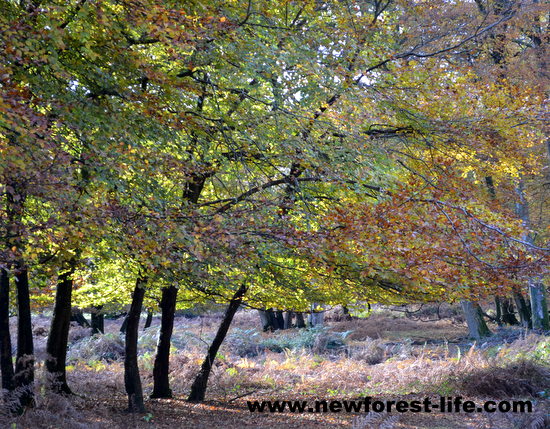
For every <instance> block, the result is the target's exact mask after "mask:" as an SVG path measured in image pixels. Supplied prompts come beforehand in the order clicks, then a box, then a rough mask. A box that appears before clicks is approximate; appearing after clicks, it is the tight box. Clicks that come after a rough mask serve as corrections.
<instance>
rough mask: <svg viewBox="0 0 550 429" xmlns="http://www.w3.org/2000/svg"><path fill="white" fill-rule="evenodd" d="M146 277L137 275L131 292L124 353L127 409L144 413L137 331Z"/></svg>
mask: <svg viewBox="0 0 550 429" xmlns="http://www.w3.org/2000/svg"><path fill="white" fill-rule="evenodd" d="M146 282H147V279H146V278H143V277H138V279H137V280H136V287H135V288H134V292H133V294H132V304H131V306H130V311H129V312H128V315H127V316H126V319H127V327H126V338H125V348H124V350H125V355H124V387H125V388H126V393H127V394H128V411H129V412H131V413H135V412H138V413H144V412H145V405H144V403H143V390H142V387H141V379H140V376H139V367H138V350H137V340H138V332H139V316H140V314H141V309H142V307H143V298H144V296H145V284H146Z"/></svg>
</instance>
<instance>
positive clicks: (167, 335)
mask: <svg viewBox="0 0 550 429" xmlns="http://www.w3.org/2000/svg"><path fill="white" fill-rule="evenodd" d="M177 297H178V288H176V287H175V286H170V287H167V288H164V289H163V290H162V298H161V300H160V309H161V312H162V314H161V319H160V335H159V342H158V345H157V355H156V356H155V366H154V368H153V393H152V394H151V398H171V397H172V390H171V389H170V381H169V379H168V374H169V372H170V344H171V340H172V332H173V329H174V315H175V312H176V302H177Z"/></svg>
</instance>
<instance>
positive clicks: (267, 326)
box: [258, 308, 284, 332]
mask: <svg viewBox="0 0 550 429" xmlns="http://www.w3.org/2000/svg"><path fill="white" fill-rule="evenodd" d="M258 311H259V313H260V320H261V323H262V329H263V331H264V332H267V331H271V332H273V331H276V330H277V329H280V328H279V322H278V320H277V317H276V316H275V312H274V311H273V309H271V308H268V309H266V310H258ZM283 323H284V322H283Z"/></svg>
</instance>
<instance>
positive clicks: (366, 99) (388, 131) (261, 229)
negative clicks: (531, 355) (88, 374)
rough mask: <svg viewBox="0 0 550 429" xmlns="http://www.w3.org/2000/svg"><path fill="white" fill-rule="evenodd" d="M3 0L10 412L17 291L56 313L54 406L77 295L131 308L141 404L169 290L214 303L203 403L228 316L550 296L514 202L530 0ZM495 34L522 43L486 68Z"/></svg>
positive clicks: (525, 154)
mask: <svg viewBox="0 0 550 429" xmlns="http://www.w3.org/2000/svg"><path fill="white" fill-rule="evenodd" d="M493 3H494V4H493ZM0 6H1V7H2V15H1V20H0V26H1V27H0V30H1V31H0V33H1V34H2V36H1V38H0V47H1V48H2V49H3V51H4V52H5V56H4V58H3V59H2V63H1V64H0V67H1V69H0V113H1V114H2V116H1V117H0V127H1V128H0V152H1V153H2V160H1V163H0V194H1V195H2V196H3V197H2V206H1V211H0V220H1V225H0V228H1V229H0V231H1V236H2V248H1V249H0V269H1V272H0V273H1V282H0V301H1V302H0V340H1V344H0V345H1V347H0V351H1V356H0V358H1V362H0V363H1V365H0V367H1V370H2V380H3V388H4V389H6V390H7V391H16V390H17V391H20V392H24V393H23V394H22V395H20V397H19V403H20V405H21V407H20V409H19V410H17V411H22V409H23V408H24V407H26V406H30V405H32V392H33V390H32V383H33V367H34V362H33V343H32V332H31V300H34V302H35V303H38V302H44V301H45V302H47V303H49V304H50V305H51V304H52V303H53V304H54V316H53V318H52V324H51V329H50V335H49V338H48V346H47V349H48V353H49V356H48V359H47V360H46V369H47V370H48V371H49V372H50V373H51V375H52V380H53V382H52V386H51V387H52V388H54V389H55V390H57V391H59V392H63V393H70V392H71V389H70V386H69V384H68V383H67V380H66V374H65V357H66V350H67V338H68V337H67V336H68V330H69V321H70V311H71V306H72V305H73V304H74V303H77V304H79V305H81V306H83V307H92V308H96V309H97V308H100V307H102V308H104V309H105V308H108V307H109V306H119V307H122V306H128V305H129V306H130V307H129V313H128V319H127V321H128V325H127V328H126V332H125V342H126V343H125V344H126V356H125V387H126V391H127V394H128V400H129V401H128V405H129V410H130V411H132V412H136V411H137V412H141V411H143V410H144V409H145V404H144V398H143V391H142V386H141V381H140V376H139V370H138V365H137V354H138V351H137V335H138V323H139V318H140V313H141V311H142V308H143V303H144V302H147V307H148V308H149V307H150V306H151V305H153V303H154V299H153V298H155V299H157V300H158V302H159V306H160V309H161V311H162V316H161V328H160V336H159V342H158V347H157V355H156V358H155V364H154V370H153V378H154V388H153V392H152V396H153V397H157V398H166V397H170V396H171V395H172V392H171V389H170V385H169V377H168V375H169V358H170V341H171V334H172V329H173V323H174V312H175V309H176V307H177V300H178V294H179V296H180V297H181V296H182V295H184V296H185V298H186V300H188V302H191V303H192V302H199V301H201V300H205V299H212V300H215V301H217V302H220V303H226V304H228V308H227V311H226V313H225V317H224V319H223V321H222V324H221V325H220V328H219V330H218V333H217V335H216V337H215V339H214V342H213V343H212V345H211V346H210V348H209V350H208V352H207V355H206V357H205V360H204V363H203V365H202V367H201V368H200V372H199V375H198V376H197V378H196V380H195V383H194V384H193V388H192V392H191V395H190V397H189V399H190V400H193V401H198V400H203V399H204V397H205V391H206V386H207V381H208V375H209V372H210V369H211V367H212V363H213V360H214V358H215V356H216V354H217V351H218V349H219V347H220V345H221V343H222V342H223V340H224V337H225V335H226V334H227V332H228V329H229V326H230V324H231V320H232V318H233V315H234V314H235V312H236V311H237V309H238V307H239V306H240V305H248V306H250V307H253V308H277V309H285V310H292V311H308V310H309V309H310V308H311V305H312V303H317V304H318V305H319V306H321V305H335V304H348V303H353V302H358V301H372V302H387V303H405V302H411V301H419V300H423V301H434V300H441V301H443V300H446V301H453V300H463V301H465V302H470V301H471V302H476V301H478V300H479V299H481V298H483V297H485V296H488V295H496V296H511V295H512V294H514V293H515V294H516V295H515V296H516V298H518V291H520V290H521V288H522V287H523V286H524V285H525V283H526V282H527V280H528V279H531V280H530V281H531V284H532V288H531V290H532V292H533V291H541V292H543V291H544V287H543V286H541V284H542V280H541V279H544V276H545V275H546V274H547V273H546V271H545V263H546V262H547V260H548V246H547V245H546V244H544V243H545V241H544V240H546V236H545V235H544V234H541V235H539V236H538V237H540V238H538V240H531V239H530V238H529V237H531V236H532V235H529V234H528V233H529V231H527V229H526V228H534V226H533V223H532V222H531V221H529V222H527V221H526V219H527V218H524V219H523V220H524V222H523V225H522V223H521V222H520V221H519V220H518V216H517V214H515V213H514V207H511V206H510V204H509V200H510V198H511V195H517V193H516V191H515V188H516V186H515V184H516V183H518V181H519V182H521V180H519V179H520V178H525V177H526V176H529V177H533V182H536V180H537V179H535V178H536V177H540V174H541V172H542V171H543V169H542V165H543V163H544V162H546V161H545V158H544V157H542V156H541V151H540V150H539V149H540V147H542V144H543V142H544V136H543V133H542V127H541V125H540V124H541V121H540V118H541V114H542V111H543V108H544V102H545V96H546V95H547V94H545V92H544V89H543V88H544V85H543V83H542V82H541V83H540V85H535V84H533V82H530V83H529V84H525V83H524V82H522V81H521V79H520V78H519V76H521V75H522V71H521V69H520V68H519V67H518V63H516V62H515V61H516V59H515V58H516V54H518V55H517V56H521V55H527V56H529V58H531V57H530V56H531V55H532V56H533V58H537V59H538V61H539V62H538V63H537V62H536V61H533V62H529V64H531V65H532V67H533V68H534V69H535V70H539V69H542V68H543V67H542V65H541V63H540V61H542V60H541V58H543V57H544V55H543V52H542V48H541V46H543V44H542V43H540V42H537V40H538V39H537V37H538V38H539V39H541V37H542V34H543V32H542V28H541V29H538V28H537V25H538V27H542V26H543V24H542V20H538V21H537V17H540V15H541V13H542V9H540V8H539V6H538V5H537V3H536V2H532V3H531V2H522V3H519V2H518V3H516V2H491V5H489V4H485V2H476V3H471V2H468V1H464V2H460V1H459V2H452V3H450V2H449V3H448V2H436V1H425V2H418V3H417V2H413V3H411V2H406V1H400V0H395V1H377V0H376V1H352V2H348V3H346V2H339V1H327V2H319V1H299V2H288V1H263V0H262V1H249V2H248V3H245V4H242V3H239V2H233V1H230V2H218V1H214V2H193V3H189V2H183V3H180V2H166V1H164V0H137V1H132V2H122V3H120V2H115V1H111V0H102V1H100V2H86V1H79V2H67V1H57V0H48V1H43V2H13V1H9V0H3V1H1V2H0ZM489 6H490V7H489ZM533 22H536V23H537V25H535V26H533V25H532V24H533ZM526 23H529V24H530V26H529V27H528V26H527V25H526ZM525 28H529V30H524V29H525ZM533 28H537V29H536V30H533ZM539 31H540V34H539ZM504 34H513V35H518V34H519V38H520V40H523V39H525V38H527V39H529V40H531V45H530V47H529V49H526V50H520V52H514V54H513V55H510V56H507V55H504V50H506V49H511V48H509V46H512V44H513V40H504V41H503V40H502V35H504ZM506 37H508V36H506ZM510 37H512V36H510ZM519 45H521V44H519ZM520 54H521V55H520ZM498 55H501V57H502V58H506V61H505V64H506V68H505V71H504V72H503V71H502V67H504V63H503V61H504V60H503V59H501V60H498V61H497V60H493V61H492V62H489V61H488V60H487V57H488V56H491V57H493V58H494V57H495V56H498ZM499 58H500V57H499ZM508 58H511V59H508ZM489 63H490V64H492V66H494V67H495V70H489V69H488V70H485V67H486V65H487V64H489ZM481 67H483V70H482V69H480V68H481ZM516 67H518V68H516ZM498 68H500V69H501V70H500V71H499V73H504V74H505V76H506V79H504V78H503V79H501V78H500V77H499V78H498V79H497V78H495V76H497V70H496V69H498ZM518 142H521V144H518ZM489 176H490V177H491V180H492V182H493V187H494V188H495V189H497V190H498V192H496V193H495V194H494V195H488V193H487V192H486V187H485V186H484V181H485V178H486V177H489ZM523 180H525V179H523ZM520 198H524V197H522V196H521V195H520ZM525 198H527V199H529V200H530V199H532V198H533V196H532V195H530V194H529V195H527V196H525ZM542 224H544V222H541V225H542ZM537 228H539V227H538V226H537ZM29 272H32V273H33V275H34V277H33V278H30V282H31V283H33V284H34V285H37V286H40V289H41V290H40V291H39V292H37V293H36V295H33V296H31V294H30V292H29ZM10 277H11V278H13V279H14V280H16V281H15V286H16V290H17V313H18V318H19V323H18V335H17V341H18V347H17V359H16V366H15V369H13V365H12V362H11V337H10V332H9V307H8V305H7V303H8V301H9V294H10V288H9V278H10ZM535 280H536V281H535ZM52 286H55V293H54V291H53V287H52ZM73 291H74V294H73ZM539 295H540V296H541V297H542V296H543V295H542V293H541V294H539ZM539 295H537V293H531V297H532V300H533V297H535V301H533V302H534V304H533V308H534V309H537V312H536V314H537V315H538V314H539V311H538V309H543V310H544V307H543V306H542V305H540V304H541V303H542V302H543V301H542V300H541V299H542V298H541V299H538V298H537V297H538V296H539ZM518 299H519V298H518ZM147 300H149V301H147ZM470 307H472V308H473V307H474V306H469V305H465V308H466V309H469V308H470ZM474 313H475V314H477V311H475V312H474ZM541 320H543V319H541ZM534 326H535V327H544V326H543V325H541V324H540V323H539V322H535V323H534ZM98 330H100V329H99V328H98ZM477 332H478V333H479V330H478V331H477Z"/></svg>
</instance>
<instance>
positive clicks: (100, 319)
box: [91, 305, 105, 335]
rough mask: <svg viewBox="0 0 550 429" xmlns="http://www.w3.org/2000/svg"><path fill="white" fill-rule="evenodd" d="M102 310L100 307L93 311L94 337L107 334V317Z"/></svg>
mask: <svg viewBox="0 0 550 429" xmlns="http://www.w3.org/2000/svg"><path fill="white" fill-rule="evenodd" d="M102 308H103V306H102V305H99V306H97V307H94V308H93V309H92V314H91V322H92V335H94V334H99V333H101V334H104V333H105V316H104V314H103V312H102V311H101V309H102Z"/></svg>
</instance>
